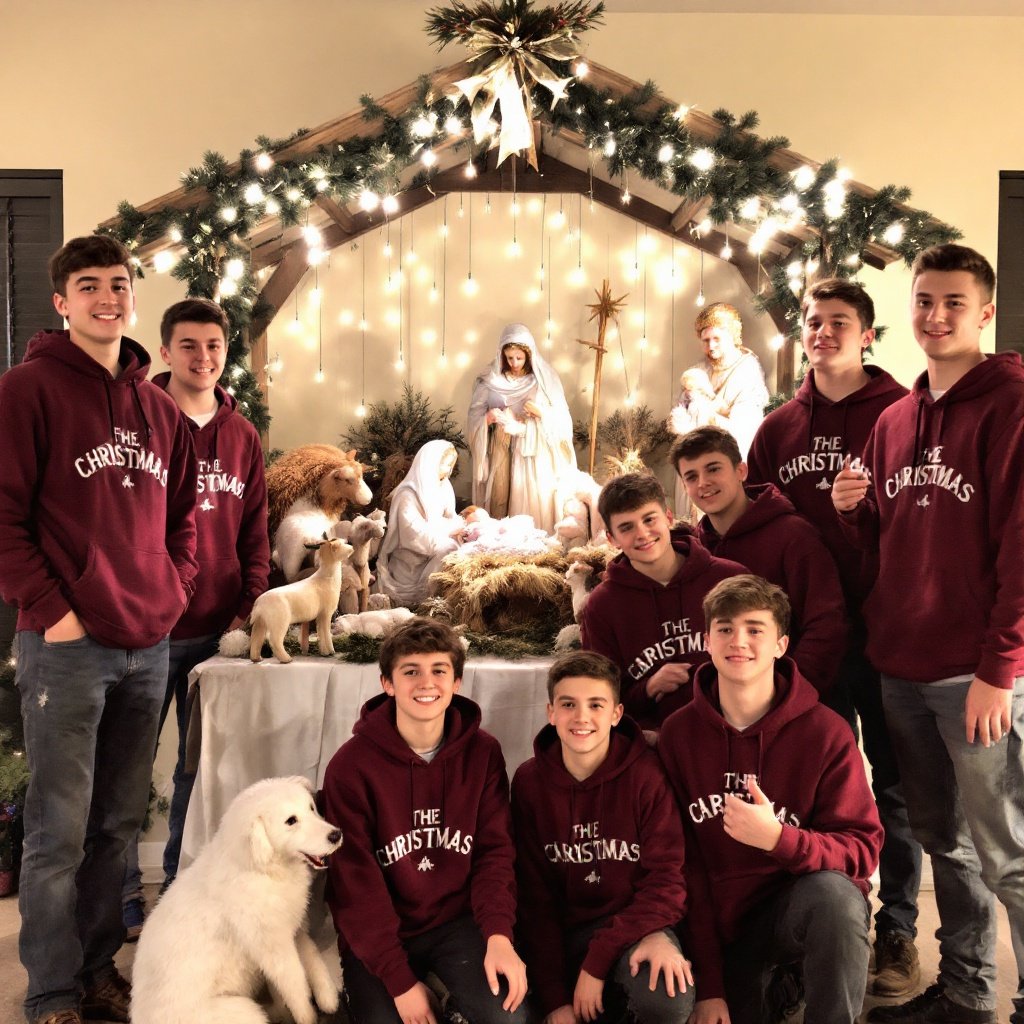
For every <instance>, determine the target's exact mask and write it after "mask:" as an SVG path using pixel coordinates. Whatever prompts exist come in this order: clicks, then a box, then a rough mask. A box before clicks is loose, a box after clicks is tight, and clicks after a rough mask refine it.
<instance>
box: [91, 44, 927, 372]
mask: <svg viewBox="0 0 1024 1024" xmlns="http://www.w3.org/2000/svg"><path fill="white" fill-rule="evenodd" d="M465 74H466V64H465V62H464V61H460V62H458V63H456V64H452V65H449V66H448V67H446V68H443V69H440V70H438V71H436V72H435V73H434V75H433V77H432V82H431V88H432V90H433V91H434V92H435V93H447V92H449V91H451V90H452V89H453V87H454V84H455V82H456V81H458V80H459V79H460V78H462V77H464V76H465ZM588 82H589V83H590V84H592V85H593V86H594V87H595V88H597V89H599V90H607V91H608V92H609V93H610V94H611V95H612V96H615V97H620V96H625V95H628V94H631V93H635V92H636V91H637V90H639V89H640V88H641V85H640V83H639V82H636V81H633V80H632V79H630V78H627V77H625V76H624V75H620V74H618V73H617V72H615V71H612V70H611V69H609V68H605V67H602V66H600V65H597V64H591V65H590V71H589V73H588ZM419 91H420V86H419V83H418V82H413V83H410V84H409V85H406V86H403V87H402V88H401V89H397V90H395V91H394V92H391V93H388V94H387V95H386V96H384V97H382V98H381V99H380V100H378V101H376V102H377V103H378V104H379V106H380V107H382V108H383V109H384V110H386V111H387V112H388V114H390V115H392V116H396V117H397V116H400V115H401V114H403V113H404V112H405V111H406V110H407V109H408V108H409V106H410V104H412V103H413V102H415V101H416V99H417V97H418V95H419ZM666 103H668V104H670V105H671V103H672V101H670V100H668V99H667V98H666V97H664V96H661V95H660V94H655V96H653V97H652V98H651V100H650V101H649V102H648V104H647V105H646V107H645V108H643V109H649V110H654V109H656V108H657V107H658V106H661V105H663V104H666ZM380 128H381V122H380V121H379V120H376V121H374V120H367V119H366V118H365V117H364V115H363V113H362V111H361V110H360V111H356V112H354V113H350V114H347V115H345V116H344V117H340V118H336V119H334V120H332V121H328V122H326V123H325V124H322V125H320V126H319V127H318V128H315V129H313V130H312V131H309V132H307V133H306V134H305V135H303V136H302V137H301V138H298V139H296V140H295V141H294V142H292V143H290V144H289V145H288V146H285V147H284V148H282V149H280V150H276V151H275V152H274V156H275V158H276V159H278V160H295V159H301V158H302V157H305V156H311V155H313V154H315V153H316V151H317V150H318V149H319V148H320V147H322V146H333V145H337V144H340V143H344V142H346V141H347V140H349V139H351V138H353V137H355V136H358V135H367V134H373V133H375V132H377V131H379V130H380ZM686 129H687V131H688V132H690V134H691V135H692V136H693V137H694V139H695V140H698V141H702V142H708V143H710V142H713V141H714V140H715V139H716V138H717V137H718V135H719V134H720V132H721V130H722V126H721V124H720V123H719V122H718V121H716V120H715V119H714V118H713V117H710V116H709V115H707V114H704V113H702V112H701V111H698V110H690V111H689V112H688V113H687V114H686ZM535 132H536V135H537V155H538V171H537V172H536V173H534V172H533V171H532V170H529V169H524V170H523V171H520V172H518V173H517V174H516V178H515V189H516V191H517V192H522V193H527V194H537V193H563V194H565V193H568V194H579V195H585V196H587V197H588V199H593V201H594V202H597V203H601V204H602V205H604V206H607V207H609V208H611V209H614V210H616V211H618V212H620V213H625V214H626V215H627V216H629V217H631V218H632V219H633V220H636V221H638V222H640V223H641V224H644V225H645V226H647V227H649V228H651V229H652V230H654V231H658V232H661V233H662V234H666V235H668V236H670V237H672V238H674V239H676V240H678V241H680V242H682V243H683V244H685V245H689V246H692V247H694V248H697V249H700V250H703V251H704V252H706V253H709V254H710V255H713V256H716V257H718V256H719V254H720V253H721V250H722V247H723V246H724V245H725V243H726V241H728V244H729V246H730V247H731V249H732V252H733V255H732V259H731V260H730V262H731V263H732V264H733V265H734V266H735V267H736V268H737V270H738V271H739V273H740V276H741V277H742V278H743V280H744V281H745V282H746V284H747V286H748V287H749V288H750V289H751V291H755V292H756V291H758V290H759V288H760V284H761V280H760V278H761V275H762V274H763V273H768V274H770V273H771V272H772V270H773V269H775V268H776V267H777V266H779V265H784V264H788V263H789V262H790V261H792V260H793V259H795V258H797V253H798V252H799V250H800V248H801V246H802V245H803V243H804V242H805V241H807V240H809V239H811V238H814V237H817V233H816V232H815V231H814V230H813V229H812V228H808V227H805V228H800V227H798V228H795V229H793V230H792V232H791V233H776V234H775V235H774V236H773V238H772V239H771V241H770V242H769V244H768V246H767V247H766V248H765V249H764V250H763V251H762V252H761V253H760V254H756V253H754V252H751V251H750V249H749V248H748V246H747V244H746V243H747V242H748V241H749V239H750V236H751V232H750V231H749V230H747V229H745V228H744V227H742V226H741V225H735V224H734V225H730V226H729V231H728V236H727V235H726V234H725V232H724V230H721V229H719V228H715V229H712V230H709V231H706V232H701V231H698V230H697V225H698V224H700V223H701V221H702V220H703V218H704V217H705V215H706V211H707V206H708V203H709V200H705V199H697V200H694V199H690V198H684V199H683V200H682V201H680V199H679V196H678V195H676V194H674V193H672V192H669V191H667V190H665V189H662V188H660V187H659V186H658V185H657V184H656V183H654V182H650V181H646V180H644V179H640V178H634V190H635V191H636V192H639V193H641V194H637V195H634V196H633V198H632V200H631V202H630V204H629V207H628V210H627V209H624V207H623V205H622V202H621V196H622V190H621V188H620V186H619V185H617V184H614V183H612V182H610V181H608V180H607V179H606V178H604V177H602V171H603V168H602V167H601V165H600V164H597V162H596V161H595V162H591V161H589V160H587V161H586V162H587V165H588V169H587V170H583V169H580V168H578V167H575V166H573V165H572V164H570V163H568V162H566V160H564V159H561V158H560V157H563V156H567V155H570V154H572V153H573V152H574V151H577V152H582V153H584V154H586V153H587V150H586V145H585V142H584V139H583V137H582V136H581V135H579V134H578V133H576V132H573V131H567V130H559V131H555V130H554V129H551V128H550V127H549V126H548V125H546V124H544V123H543V122H537V123H535ZM452 148H453V147H452V145H451V144H450V143H441V144H439V145H437V146H435V152H436V153H438V154H439V155H440V157H441V163H443V162H444V155H445V153H446V152H448V153H450V152H451V151H452ZM552 151H555V152H557V154H558V155H555V152H552ZM515 159H516V158H515V157H513V160H515ZM496 161H497V156H496V151H495V150H491V152H490V153H488V154H487V156H486V159H482V158H480V157H478V158H477V159H476V161H475V164H476V166H477V168H478V173H477V174H476V176H475V177H472V178H467V177H466V176H465V174H464V169H465V166H466V164H467V163H468V161H462V162H460V163H452V164H450V165H449V166H447V167H443V169H440V170H438V171H437V172H436V173H435V174H433V175H432V176H431V178H430V180H429V182H428V183H427V184H425V185H421V186H419V187H417V188H412V189H409V190H408V191H406V192H404V193H402V208H401V213H400V214H399V215H400V216H404V215H405V214H408V213H411V212H413V211H414V210H416V209H418V208H419V207H421V206H426V205H428V204H430V203H433V202H435V201H436V200H438V199H443V198H444V197H445V196H447V195H450V194H452V193H459V192H463V193H464V192H510V191H512V178H513V171H512V169H511V167H510V166H509V165H507V164H506V165H505V166H504V167H502V168H498V167H496ZM770 162H771V165H772V166H773V167H774V168H776V169H777V170H781V171H784V172H791V171H794V170H796V169H797V168H799V167H803V166H809V167H811V168H812V169H817V168H818V167H820V166H821V164H820V163H818V162H816V161H813V160H809V159H807V158H806V157H804V156H802V155H801V154H799V153H796V152H794V151H793V150H790V149H780V150H778V151H777V152H775V153H774V154H773V155H772V156H771V158H770ZM481 165H482V166H481ZM229 169H230V170H231V171H232V172H237V171H238V170H239V164H238V163H237V162H236V163H234V164H232V165H230V168H229ZM418 171H419V168H417V167H410V168H408V169H407V171H406V176H407V177H408V178H409V179H411V178H412V177H413V176H414V175H415V174H416V173H417V172H418ZM847 189H848V190H850V191H852V192H855V193H858V194H860V195H862V196H865V197H871V196H874V195H875V194H876V190H875V189H872V188H870V187H869V186H867V185H864V184H861V183H859V182H855V181H850V182H848V183H847ZM648 197H650V198H648ZM662 199H663V200H665V202H664V205H662V203H661V202H659V201H655V200H662ZM208 200H209V195H208V194H207V193H206V192H204V191H202V190H195V189H186V188H184V187H183V188H179V189H177V190H175V191H174V192H170V193H168V194H167V195H164V196H160V197H159V198H157V199H154V200H152V201H151V202H148V203H145V204H144V205H142V206H140V207H139V211H140V212H141V213H143V214H152V213H156V212H158V211H160V210H164V209H166V208H171V209H179V210H185V209H190V208H192V207H194V206H198V205H199V204H200V203H202V202H205V201H208ZM903 209H905V210H906V212H907V213H911V212H913V211H912V210H911V209H910V208H909V207H903ZM315 211H316V213H317V214H318V219H319V223H318V226H319V227H320V229H321V232H322V236H323V248H324V249H328V250H330V249H334V248H336V247H337V246H339V245H343V244H345V243H350V242H352V241H354V240H355V239H357V238H359V237H360V236H361V235H363V234H365V233H366V232H368V231H371V230H373V229H374V228H377V227H379V226H380V225H381V223H383V222H384V220H385V219H386V218H385V216H384V214H383V213H381V212H380V211H379V210H377V211H374V212H372V213H368V212H366V211H364V210H362V209H354V210H353V209H350V208H349V207H347V206H343V205H341V204H340V203H338V202H337V201H336V200H334V199H332V198H330V197H327V196H323V197H320V198H319V199H317V200H316V201H315ZM313 212H314V208H313V207H311V213H313ZM311 222H312V221H311ZM116 223H117V218H112V219H111V220H109V221H107V222H105V224H104V225H102V226H103V227H111V226H113V225H114V224H116ZM248 242H249V245H250V251H251V259H252V266H253V269H254V270H263V269H266V268H270V267H273V272H272V273H271V275H270V277H269V278H268V279H267V281H266V282H265V283H264V285H263V288H262V290H261V292H260V300H261V302H262V304H264V305H265V307H266V309H267V310H268V312H267V313H266V314H265V315H264V316H263V317H262V318H261V319H259V320H257V321H255V322H254V323H253V324H252V326H251V328H250V331H249V339H248V340H249V346H250V353H251V359H250V362H251V366H252V370H253V373H254V374H255V375H256V377H257V380H258V381H259V383H260V386H261V387H262V388H264V389H265V387H266V370H265V368H264V367H265V365H266V363H267V337H266V331H267V328H268V326H269V325H270V322H271V321H272V320H273V318H274V317H275V316H276V315H277V313H278V312H279V311H280V310H281V308H282V307H283V306H284V304H285V303H286V302H287V300H288V298H289V296H290V295H291V294H292V292H293V291H294V290H295V288H296V287H297V286H298V284H299V282H300V281H301V279H302V277H303V275H304V274H305V272H306V270H307V269H308V264H307V261H306V243H305V242H304V241H303V238H302V229H301V228H300V227H298V226H292V227H289V228H282V227H281V225H280V223H279V222H278V221H277V220H276V218H274V217H267V218H266V220H265V221H264V222H263V223H262V224H261V225H260V226H259V227H258V228H257V229H256V230H254V231H253V232H252V233H251V234H250V236H249V238H248ZM170 245H171V243H170V242H168V241H165V240H161V241H158V242H153V243H150V244H149V245H146V246H142V247H140V248H139V250H138V252H137V255H138V256H139V258H140V259H147V258H150V257H152V256H153V255H155V253H157V252H159V251H160V250H161V249H165V248H169V247H170ZM863 258H864V262H865V263H867V264H868V265H869V266H872V267H875V268H876V269H884V268H885V267H886V266H887V265H888V264H890V263H893V262H895V261H897V260H898V259H900V256H899V254H898V253H896V252H895V251H894V250H892V249H889V248H887V247H886V246H884V245H881V244H879V243H877V242H875V243H871V244H870V245H869V246H868V247H867V249H866V250H865V251H864V254H863ZM772 319H773V321H774V322H775V325H776V327H777V328H778V330H779V332H780V334H782V336H783V337H784V338H785V339H786V340H785V343H784V344H783V345H782V346H781V348H780V349H779V352H778V354H777V366H776V382H777V387H778V389H779V390H780V391H790V390H791V389H792V386H793V373H794V350H793V349H794V347H793V343H792V341H791V340H790V339H789V338H788V337H787V331H788V328H789V325H788V324H786V323H785V321H784V320H783V319H782V317H781V315H780V314H778V313H774V314H772Z"/></svg>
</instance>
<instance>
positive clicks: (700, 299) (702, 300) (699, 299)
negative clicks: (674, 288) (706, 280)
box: [697, 288, 707, 306]
mask: <svg viewBox="0 0 1024 1024" xmlns="http://www.w3.org/2000/svg"><path fill="white" fill-rule="evenodd" d="M706 301H707V299H705V298H704V289H703V288H702V289H701V290H700V291H699V292H697V305H698V306H703V305H704V303H705V302H706Z"/></svg>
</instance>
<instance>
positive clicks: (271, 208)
mask: <svg viewBox="0 0 1024 1024" xmlns="http://www.w3.org/2000/svg"><path fill="white" fill-rule="evenodd" d="M263 209H264V210H266V211H267V213H269V214H270V216H272V217H273V216H274V215H275V214H278V213H280V212H281V204H280V203H279V202H278V201H277V200H276V199H275V198H274V197H273V196H267V201H266V202H265V203H264V204H263Z"/></svg>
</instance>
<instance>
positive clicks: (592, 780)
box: [533, 715, 650, 790]
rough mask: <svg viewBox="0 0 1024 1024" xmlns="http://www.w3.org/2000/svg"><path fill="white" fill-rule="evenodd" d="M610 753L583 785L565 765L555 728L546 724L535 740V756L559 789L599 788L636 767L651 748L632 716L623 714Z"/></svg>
mask: <svg viewBox="0 0 1024 1024" xmlns="http://www.w3.org/2000/svg"><path fill="white" fill-rule="evenodd" d="M609 740H610V742H609V745H608V754H607V756H606V757H605V759H604V760H603V761H602V762H601V764H600V765H599V766H598V768H597V770H596V771H595V772H594V774H593V775H591V776H589V777H588V778H586V779H583V781H582V782H581V781H580V780H579V779H577V778H574V777H573V776H572V775H570V774H569V772H568V771H567V770H566V767H565V765H564V764H563V763H562V743H561V741H560V740H559V738H558V732H557V731H556V730H555V727H554V726H553V725H545V726H544V728H543V729H541V731H540V732H539V733H537V736H536V738H535V739H534V741H533V753H534V756H535V757H536V758H537V760H538V761H541V762H543V765H544V771H545V772H549V773H550V774H549V775H548V781H549V782H550V783H551V784H552V785H555V786H558V787H559V788H560V789H574V788H575V789H580V790H588V789H597V788H600V787H601V786H603V785H604V784H605V783H607V782H610V781H612V780H613V779H617V778H619V776H621V775H622V774H623V773H624V772H627V771H629V769H630V768H631V767H632V766H633V765H634V764H636V761H637V759H638V758H640V757H643V756H644V753H645V751H647V750H649V749H650V748H649V747H648V746H647V741H646V740H645V739H644V735H643V732H642V731H641V729H640V726H638V725H637V724H636V722H634V721H633V719H632V718H630V717H629V715H623V716H622V718H621V720H620V721H619V724H618V725H617V726H615V728H614V729H612V731H611V736H610V737H609Z"/></svg>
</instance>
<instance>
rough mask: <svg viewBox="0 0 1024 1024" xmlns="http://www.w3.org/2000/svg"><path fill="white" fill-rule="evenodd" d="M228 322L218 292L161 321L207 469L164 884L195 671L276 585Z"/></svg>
mask: <svg viewBox="0 0 1024 1024" xmlns="http://www.w3.org/2000/svg"><path fill="white" fill-rule="evenodd" d="M228 331H229V323H228V318H227V315H226V314H225V312H224V310H223V309H222V308H221V307H220V306H219V305H217V303H216V302H211V301H210V300H209V299H184V300H183V301H181V302H176V303H174V305H172V306H169V307H168V308H167V309H166V310H165V311H164V315H163V318H162V319H161V321H160V356H161V358H162V359H163V361H164V362H165V363H166V364H167V366H169V367H170V372H169V373H160V374H157V375H156V376H155V377H154V378H153V383H154V384H155V385H156V386H157V387H159V388H163V389H164V390H165V391H166V392H167V394H169V395H170V396H171V398H173V399H174V401H175V403H176V404H177V406H178V408H179V409H181V411H182V412H183V413H184V414H185V417H186V423H187V424H188V427H189V430H190V431H191V434H192V440H193V443H194V446H195V452H196V459H197V463H198V470H199V480H198V491H197V505H196V534H197V538H196V560H197V561H198V562H199V575H198V576H197V577H196V581H195V582H196V592H195V594H194V595H193V597H192V600H191V602H190V603H189V606H188V608H187V609H186V611H185V613H184V614H183V615H182V617H181V618H180V619H179V620H178V622H177V623H176V624H175V626H174V629H172V630H171V643H170V660H169V669H168V675H167V690H166V693H165V694H164V703H163V708H162V710H161V713H160V727H161V728H163V723H164V719H165V718H166V717H167V712H168V710H169V709H170V704H171V701H172V700H174V702H175V714H176V718H177V724H178V755H177V761H176V763H175V766H174V793H173V795H172V797H171V808H170V814H169V816H168V823H167V827H168V832H169V835H168V839H167V843H166V845H165V846H164V859H163V867H164V887H165V888H166V886H167V885H169V884H170V883H171V882H172V881H173V880H174V876H175V874H176V873H177V870H178V856H179V854H180V852H181V838H182V833H183V831H184V827H185V813H186V811H187V810H188V802H189V796H190V795H191V792H192V784H193V781H194V779H195V776H194V775H192V774H191V773H189V772H186V770H185V736H186V733H187V731H188V718H187V714H186V696H187V693H188V676H189V673H190V672H191V671H192V669H193V668H195V666H196V665H198V664H199V662H201V661H205V660H206V659H207V658H210V657H212V656H213V655H214V654H216V653H217V641H218V640H219V639H220V635H221V634H222V633H223V632H224V631H225V630H228V629H237V628H238V627H239V626H241V625H242V624H243V623H244V622H245V620H246V619H247V618H248V615H249V612H250V611H251V609H252V605H253V602H254V601H255V600H256V598H257V597H259V595H260V594H262V593H263V591H264V590H266V589H267V578H268V576H269V574H270V541H269V538H268V536H267V485H266V481H265V480H264V472H263V448H262V444H261V442H260V437H259V434H257V433H256V428H255V427H254V426H253V425H252V424H251V423H250V422H249V421H248V420H247V419H245V417H244V416H242V415H241V414H240V413H239V412H238V410H237V404H236V402H235V400H234V398H233V397H232V396H231V395H229V394H228V393H227V392H226V391H225V390H224V389H223V388H222V387H221V386H220V385H219V384H218V381H219V380H220V377H221V375H222V374H223V372H224V363H225V360H226V359H227V348H228V342H227V338H228ZM124 917H125V927H126V928H127V931H128V937H129V939H131V938H133V937H135V936H137V935H138V934H139V932H140V931H141V930H142V875H141V872H140V871H139V866H138V843H137V842H135V843H132V844H130V846H129V849H128V874H127V876H126V878H125V886H124Z"/></svg>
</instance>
